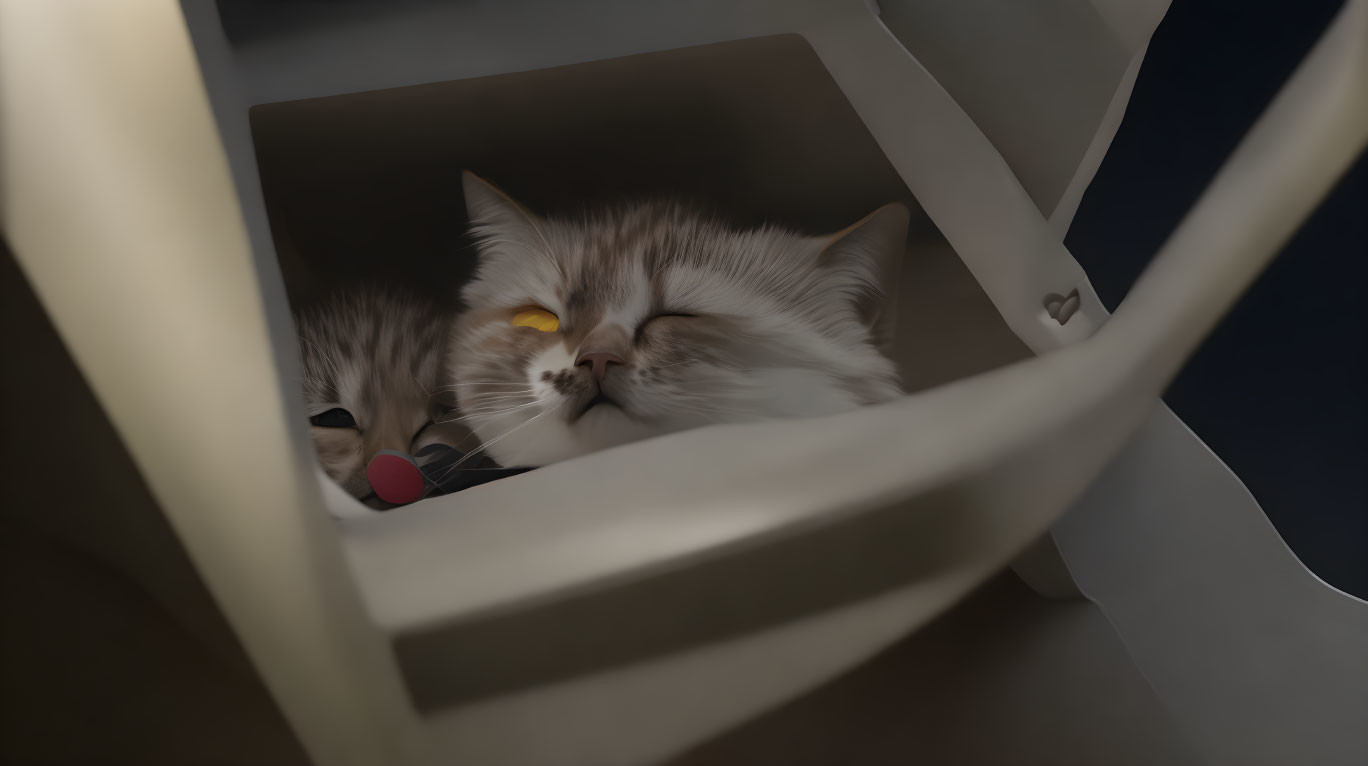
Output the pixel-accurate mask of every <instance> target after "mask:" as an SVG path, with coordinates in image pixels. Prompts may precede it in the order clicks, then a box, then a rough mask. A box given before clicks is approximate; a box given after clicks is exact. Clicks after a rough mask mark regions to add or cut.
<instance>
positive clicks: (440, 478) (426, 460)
mask: <svg viewBox="0 0 1368 766" xmlns="http://www.w3.org/2000/svg"><path fill="white" fill-rule="evenodd" d="M414 458H415V460H416V462H417V464H418V470H420V471H422V473H423V478H424V479H426V480H427V482H428V484H429V485H430V486H432V487H433V491H432V492H431V493H429V495H428V496H429V497H432V496H434V495H445V494H450V493H452V492H460V491H461V490H463V489H470V488H471V487H475V486H479V485H481V484H488V483H489V482H491V481H496V480H498V479H505V478H508V477H509V476H517V475H518V474H520V473H527V472H528V471H531V470H532V469H531V468H522V467H519V468H500V467H498V466H497V465H495V464H494V463H493V462H492V461H489V460H488V459H487V458H482V459H481V460H478V461H467V462H465V463H461V465H459V466H457V463H458V462H460V461H462V460H465V458H466V456H465V454H464V453H462V452H461V451H460V450H457V449H456V448H454V447H448V446H447V445H445V444H429V445H428V446H426V447H424V448H423V449H421V450H419V451H418V454H416V455H414ZM467 465H468V466H469V467H467Z"/></svg>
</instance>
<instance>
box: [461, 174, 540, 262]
mask: <svg viewBox="0 0 1368 766" xmlns="http://www.w3.org/2000/svg"><path fill="white" fill-rule="evenodd" d="M461 188H462V190H463V191H464V192H465V205H466V217H467V218H469V219H470V223H471V224H472V225H473V226H474V227H475V230H476V233H477V234H479V235H481V237H482V238H488V239H503V240H512V241H514V242H522V243H525V244H532V243H535V242H536V241H537V239H538V235H537V217H536V216H535V215H533V214H532V212H531V211H530V210H528V209H527V208H525V207H523V206H522V205H520V204H518V202H517V201H516V200H514V199H513V198H512V197H510V196H508V195H507V194H505V193H504V192H503V190H501V189H499V188H498V187H496V186H495V185H494V184H491V183H490V182H488V181H486V180H484V179H483V178H480V177H479V176H477V175H475V174H474V173H472V172H470V171H469V170H467V171H464V172H463V173H461Z"/></svg>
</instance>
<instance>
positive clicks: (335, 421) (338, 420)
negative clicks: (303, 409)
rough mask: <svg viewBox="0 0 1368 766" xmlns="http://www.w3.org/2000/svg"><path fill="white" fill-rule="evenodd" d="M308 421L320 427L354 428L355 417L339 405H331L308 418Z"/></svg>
mask: <svg viewBox="0 0 1368 766" xmlns="http://www.w3.org/2000/svg"><path fill="white" fill-rule="evenodd" d="M309 422H310V423H312V424H313V425H316V426H318V427H320V428H356V418H354V417H352V414H351V413H350V412H347V411H346V410H344V409H342V408H341V407H333V408H332V409H330V410H328V411H327V412H320V413H318V414H317V415H314V416H312V417H310V418H309Z"/></svg>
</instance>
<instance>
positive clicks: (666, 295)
mask: <svg viewBox="0 0 1368 766" xmlns="http://www.w3.org/2000/svg"><path fill="white" fill-rule="evenodd" d="M558 233H559V234H560V236H559V237H558V239H559V240H560V243H561V245H562V246H561V247H560V248H558V249H557V252H556V255H557V256H558V258H557V260H558V261H559V264H558V265H559V268H558V269H557V270H556V271H555V272H554V273H553V275H554V277H555V279H556V282H557V297H558V298H559V299H560V305H561V307H562V308H563V309H564V310H565V311H566V312H568V313H571V314H574V313H579V312H595V311H597V312H618V313H622V312H626V313H631V312H633V311H640V312H646V311H648V310H651V309H652V307H654V310H660V308H661V307H662V305H666V304H671V303H681V302H682V303H686V304H687V303H693V302H696V301H699V300H705V301H708V302H714V303H715V302H717V301H718V300H721V301H723V302H727V298H728V297H731V298H733V299H734V301H733V302H738V303H740V302H744V300H745V296H751V297H754V296H755V295H756V294H757V293H760V294H765V293H771V292H773V291H774V289H775V288H778V287H780V286H781V285H782V284H783V283H785V282H787V281H789V280H788V277H791V276H792V275H791V274H789V273H787V272H792V271H793V270H794V269H795V268H796V267H799V266H801V264H802V261H801V260H800V259H795V258H794V257H791V256H793V255H794V251H795V250H799V249H801V247H802V239H801V238H800V237H795V236H793V235H791V234H789V233H787V232H783V231H780V230H754V231H747V232H738V231H736V230H734V229H730V228H728V227H727V226H725V225H724V224H722V223H719V222H717V221H715V220H712V219H707V218H702V217H699V216H698V215H696V214H694V213H692V212H691V211H689V210H687V209H686V208H683V207H681V206H678V205H670V204H666V205H643V206H639V207H636V208H632V209H629V210H626V211H618V213H617V216H616V217H614V216H611V215H610V216H605V217H602V218H599V219H594V220H589V221H585V222H579V223H574V224H563V228H562V229H561V231H560V232H558ZM736 308H738V309H739V308H741V306H739V305H738V306H737V307H736Z"/></svg>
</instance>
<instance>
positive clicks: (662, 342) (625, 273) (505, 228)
mask: <svg viewBox="0 0 1368 766" xmlns="http://www.w3.org/2000/svg"><path fill="white" fill-rule="evenodd" d="M463 183H464V189H465V197H466V207H467V211H468V213H469V217H470V220H471V221H472V223H473V229H472V231H473V233H474V234H475V236H476V237H477V238H478V240H479V248H478V251H479V264H478V268H477V270H476V274H475V276H474V278H473V279H472V280H471V281H470V282H469V283H468V284H467V285H466V287H465V288H464V290H463V292H462V297H463V298H464V300H465V303H466V308H465V310H464V311H463V312H462V313H461V315H460V316H459V318H458V320H457V322H456V325H455V328H454V330H453V333H452V337H451V343H450V348H449V359H451V363H450V366H451V369H452V372H453V373H454V377H453V380H454V381H455V382H456V394H457V402H458V407H459V409H460V411H461V415H462V416H463V418H464V419H465V421H466V424H467V425H468V426H470V428H471V429H472V430H473V431H474V432H475V435H476V436H477V437H478V438H479V439H480V441H481V442H482V443H484V444H486V445H487V446H486V452H487V454H489V455H490V456H492V457H493V458H494V459H495V460H497V461H498V462H499V463H501V464H503V465H545V464H547V463H551V462H554V461H557V460H563V459H566V458H569V457H573V456H576V455H581V454H584V453H587V452H591V451H594V450H598V449H603V448H605V447H611V446H614V445H618V444H623V443H625V442H630V441H633V440H637V439H642V438H646V437H650V436H655V435H658V434H664V433H669V432H672V431H678V430H682V429H686V428H692V427H696V426H701V425H706V424H710V423H719V422H737V421H747V420H757V419H766V418H777V417H794V416H815V415H824V414H830V413H837V412H842V411H846V410H850V409H853V408H855V407H858V406H860V405H864V404H873V403H878V402H884V401H888V400H890V399H893V398H895V397H897V396H899V395H900V394H901V393H902V392H901V389H900V387H899V383H898V377H897V372H896V370H895V368H894V365H893V362H892V361H890V360H889V359H888V358H887V357H886V356H885V355H884V354H883V353H882V352H881V350H880V348H881V346H882V345H883V344H885V343H886V342H887V341H888V335H889V330H890V327H891V313H890V309H891V305H890V302H889V301H888V300H886V294H885V291H884V286H885V285H891V284H894V278H895V276H896V269H897V266H898V263H899V261H900V260H901V257H902V254H903V243H904V240H905V239H906V233H907V223H908V213H907V210H906V208H904V207H903V206H902V205H898V204H893V205H887V206H885V207H882V208H880V209H878V210H876V211H874V212H873V213H871V214H870V215H869V216H867V217H866V218H864V219H863V220H861V221H859V222H857V223H855V224H854V225H852V226H850V227H849V228H847V229H845V230H843V231H840V232H837V233H836V234H833V235H830V236H825V237H807V236H802V235H799V234H797V233H794V232H792V231H789V230H786V229H783V228H780V227H777V226H765V227H761V228H756V229H750V230H737V229H734V228H730V227H728V226H727V225H725V224H723V223H722V222H720V221H718V220H715V219H712V218H709V217H705V216H703V215H700V214H698V213H696V212H694V211H693V210H691V209H690V208H688V207H686V206H683V205H680V204H677V203H670V202H651V203H643V204H638V205H633V206H627V207H622V208H619V209H615V210H605V211H602V212H599V213H598V214H596V215H593V216H589V217H586V218H584V219H583V220H564V219H554V218H541V217H538V216H536V215H534V214H533V213H531V212H530V211H528V210H526V209H525V208H523V207H522V206H520V205H519V204H518V203H516V202H514V201H513V200H512V199H511V198H509V197H508V196H507V195H505V194H503V193H502V192H501V191H499V190H498V189H496V188H494V187H493V186H491V185H489V184H488V183H486V182H485V181H483V180H481V179H480V178H478V177H477V176H475V175H474V174H471V173H466V174H465V177H464V179H463Z"/></svg>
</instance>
